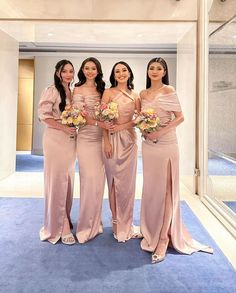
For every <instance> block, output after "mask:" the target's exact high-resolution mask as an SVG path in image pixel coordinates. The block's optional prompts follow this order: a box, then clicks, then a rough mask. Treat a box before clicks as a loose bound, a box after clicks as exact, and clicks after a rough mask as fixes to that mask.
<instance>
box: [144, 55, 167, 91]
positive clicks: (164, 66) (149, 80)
mask: <svg viewBox="0 0 236 293" xmlns="http://www.w3.org/2000/svg"><path fill="white" fill-rule="evenodd" d="M154 62H157V63H160V64H161V65H162V66H163V68H164V70H165V75H164V76H163V77H162V82H163V83H164V84H167V85H168V84H169V74H168V67H167V64H166V61H165V60H164V59H163V58H161V57H159V58H153V59H152V60H150V61H149V62H148V65H147V77H146V89H148V88H150V86H151V79H150V77H149V76H148V69H149V67H150V66H151V64H152V63H154Z"/></svg>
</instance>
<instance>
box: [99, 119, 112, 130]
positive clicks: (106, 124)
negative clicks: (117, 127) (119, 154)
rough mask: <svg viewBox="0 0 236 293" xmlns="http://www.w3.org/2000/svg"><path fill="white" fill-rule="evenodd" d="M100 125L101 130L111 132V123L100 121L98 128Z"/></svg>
mask: <svg viewBox="0 0 236 293" xmlns="http://www.w3.org/2000/svg"><path fill="white" fill-rule="evenodd" d="M100 124H101V128H103V129H106V130H110V131H112V130H113V128H114V124H113V122H112V121H103V122H102V121H101V122H99V126H100Z"/></svg>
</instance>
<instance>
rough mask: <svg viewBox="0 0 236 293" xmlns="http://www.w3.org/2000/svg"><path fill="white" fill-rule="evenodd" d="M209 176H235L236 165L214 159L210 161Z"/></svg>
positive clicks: (220, 159)
mask: <svg viewBox="0 0 236 293" xmlns="http://www.w3.org/2000/svg"><path fill="white" fill-rule="evenodd" d="M208 174H209V175H222V176H227V175H228V176H235V175H236V163H232V162H229V161H227V160H225V159H223V158H219V157H213V158H211V159H209V160H208Z"/></svg>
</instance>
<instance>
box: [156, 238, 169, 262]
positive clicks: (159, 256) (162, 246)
mask: <svg viewBox="0 0 236 293" xmlns="http://www.w3.org/2000/svg"><path fill="white" fill-rule="evenodd" d="M168 244H169V238H168V239H160V240H159V242H158V244H157V248H156V251H155V252H154V253H153V254H152V264H154V263H158V262H161V261H163V260H164V259H165V257H166V251H167V248H168ZM159 251H160V252H159Z"/></svg>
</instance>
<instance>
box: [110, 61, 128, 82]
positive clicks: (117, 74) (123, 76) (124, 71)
mask: <svg viewBox="0 0 236 293" xmlns="http://www.w3.org/2000/svg"><path fill="white" fill-rule="evenodd" d="M129 77H130V73H129V70H128V68H127V67H126V66H125V65H123V64H117V65H116V67H115V69H114V78H115V80H116V81H117V82H118V83H127V81H128V79H129Z"/></svg>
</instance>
